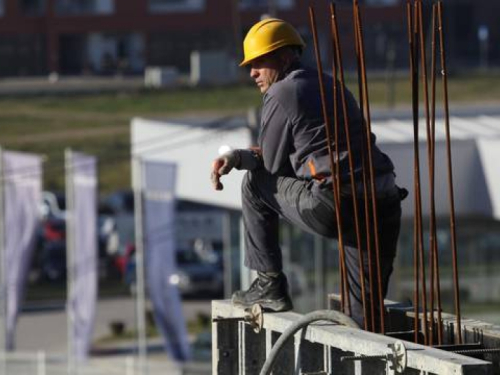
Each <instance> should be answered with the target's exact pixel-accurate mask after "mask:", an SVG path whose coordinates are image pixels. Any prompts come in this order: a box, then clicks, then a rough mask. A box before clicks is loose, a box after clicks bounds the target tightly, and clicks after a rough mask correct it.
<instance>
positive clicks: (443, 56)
mask: <svg viewBox="0 0 500 375" xmlns="http://www.w3.org/2000/svg"><path fill="white" fill-rule="evenodd" d="M437 15H438V31H439V49H440V57H441V75H442V83H443V101H444V113H445V129H446V157H447V167H448V195H449V199H450V234H451V251H452V262H453V287H454V294H455V315H456V318H457V327H456V329H457V337H458V343H459V344H461V343H462V327H461V318H460V289H459V284H458V260H457V241H456V238H457V237H456V228H455V198H454V193H453V169H452V161H451V136H450V112H449V107H448V78H447V70H446V53H445V46H444V32H443V2H442V1H441V0H440V1H438V3H437Z"/></svg>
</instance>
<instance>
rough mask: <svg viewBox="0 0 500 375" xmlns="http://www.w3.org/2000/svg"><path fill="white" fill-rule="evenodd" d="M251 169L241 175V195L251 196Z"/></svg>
mask: <svg viewBox="0 0 500 375" xmlns="http://www.w3.org/2000/svg"><path fill="white" fill-rule="evenodd" d="M252 173H253V172H252V171H247V172H246V173H245V175H244V176H243V180H242V181H241V195H242V196H243V197H249V196H252V195H253V193H252V190H253V189H252V179H253V178H252Z"/></svg>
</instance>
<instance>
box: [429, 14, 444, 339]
mask: <svg viewBox="0 0 500 375" xmlns="http://www.w3.org/2000/svg"><path fill="white" fill-rule="evenodd" d="M436 15H437V5H436V4H433V5H432V29H431V30H432V35H431V72H432V75H431V135H430V143H431V153H430V154H431V155H430V161H429V166H430V168H429V173H430V179H429V183H430V189H431V190H430V191H431V196H430V200H431V225H430V230H431V233H432V236H433V238H434V241H433V242H432V241H431V260H432V262H431V273H432V275H433V277H432V279H431V288H435V293H436V299H437V340H438V345H442V344H443V318H442V315H441V309H442V306H441V283H440V276H439V252H438V243H437V236H436V209H435V165H436ZM431 290H433V289H431ZM431 301H432V302H434V299H433V298H432V297H431ZM431 311H432V320H434V306H433V305H431Z"/></svg>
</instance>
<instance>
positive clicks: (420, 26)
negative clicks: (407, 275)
mask: <svg viewBox="0 0 500 375" xmlns="http://www.w3.org/2000/svg"><path fill="white" fill-rule="evenodd" d="M416 4H417V9H416V10H417V18H418V22H417V27H418V40H419V46H420V63H421V72H422V86H423V96H424V110H425V129H426V133H427V162H428V172H429V189H430V192H429V193H430V197H431V198H430V229H429V243H430V246H429V254H430V256H429V262H430V274H429V275H430V298H429V304H430V309H429V313H430V315H431V319H430V320H429V321H428V325H429V337H428V344H429V345H432V344H433V336H434V331H435V328H434V288H433V286H434V275H435V272H434V256H433V250H434V243H435V239H436V232H435V225H434V221H433V219H435V204H434V203H435V200H434V184H433V176H432V174H433V172H432V166H431V159H432V155H431V154H432V139H431V137H432V135H431V123H430V121H431V119H430V109H429V106H430V104H429V86H428V79H427V55H426V50H425V40H426V38H425V33H424V22H423V11H422V2H421V1H420V0H419V1H418V2H417V3H416ZM433 229H434V230H433ZM422 270H424V271H425V269H424V268H423V267H422ZM422 283H423V285H422V288H425V289H427V288H426V284H425V279H423V281H422Z"/></svg>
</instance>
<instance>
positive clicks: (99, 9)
mask: <svg viewBox="0 0 500 375" xmlns="http://www.w3.org/2000/svg"><path fill="white" fill-rule="evenodd" d="M114 11H115V0H56V14H58V15H61V16H69V15H83V14H91V15H92V14H94V15H107V14H113V13H114Z"/></svg>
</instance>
